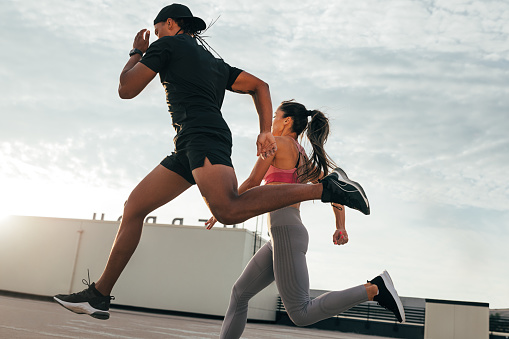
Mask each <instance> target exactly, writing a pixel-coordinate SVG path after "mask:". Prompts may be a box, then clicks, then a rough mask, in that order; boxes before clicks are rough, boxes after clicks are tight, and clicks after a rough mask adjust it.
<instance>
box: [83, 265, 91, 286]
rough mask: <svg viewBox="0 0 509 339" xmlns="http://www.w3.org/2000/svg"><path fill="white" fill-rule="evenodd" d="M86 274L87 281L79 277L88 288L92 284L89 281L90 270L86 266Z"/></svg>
mask: <svg viewBox="0 0 509 339" xmlns="http://www.w3.org/2000/svg"><path fill="white" fill-rule="evenodd" d="M87 274H88V281H87V280H85V279H81V282H82V283H83V284H84V285H87V287H88V288H90V286H92V284H91V283H90V270H89V269H88V268H87Z"/></svg>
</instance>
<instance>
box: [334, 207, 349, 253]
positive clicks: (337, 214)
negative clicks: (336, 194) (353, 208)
mask: <svg viewBox="0 0 509 339" xmlns="http://www.w3.org/2000/svg"><path fill="white" fill-rule="evenodd" d="M331 205H332V211H333V212H334V218H335V219H336V231H335V232H334V235H333V236H332V241H333V242H334V244H335V245H344V244H346V243H347V242H348V233H347V232H346V228H345V207H344V206H343V205H340V204H335V203H332V204H331Z"/></svg>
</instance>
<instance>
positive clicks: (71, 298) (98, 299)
mask: <svg viewBox="0 0 509 339" xmlns="http://www.w3.org/2000/svg"><path fill="white" fill-rule="evenodd" d="M83 283H84V284H85V285H87V286H88V288H85V289H84V290H83V291H81V292H78V293H73V294H57V295H56V296H54V297H53V299H55V300H56V301H57V302H58V303H59V304H60V305H62V306H64V307H65V308H67V309H68V310H70V311H73V312H74V313H78V314H88V315H90V316H92V317H94V318H97V319H101V320H106V319H109V317H110V311H109V310H110V300H114V299H115V297H112V296H106V297H105V296H103V295H102V294H101V293H100V292H99V291H98V290H97V289H96V288H95V283H92V284H90V277H89V280H88V282H87V281H86V280H85V279H83Z"/></svg>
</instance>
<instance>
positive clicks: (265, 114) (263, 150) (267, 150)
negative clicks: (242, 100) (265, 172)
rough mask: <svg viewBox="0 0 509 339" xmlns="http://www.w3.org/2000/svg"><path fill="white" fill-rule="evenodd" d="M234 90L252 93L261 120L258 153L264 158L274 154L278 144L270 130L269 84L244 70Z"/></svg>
mask: <svg viewBox="0 0 509 339" xmlns="http://www.w3.org/2000/svg"><path fill="white" fill-rule="evenodd" d="M232 90H233V91H234V92H237V93H244V94H250V95H251V97H252V98H253V101H254V104H255V108H256V112H257V113H258V118H259V120H260V134H259V135H258V139H257V142H256V146H257V150H256V151H257V153H256V155H257V156H259V155H261V156H262V158H265V157H270V156H272V155H274V153H275V152H276V150H277V146H276V140H275V139H274V136H273V135H272V133H271V132H270V128H271V126H272V101H271V98H270V91H269V85H268V84H267V83H266V82H264V81H262V80H261V79H258V78H257V77H255V76H254V75H252V74H249V73H247V72H244V71H243V72H242V73H240V74H239V76H238V77H237V79H236V80H235V82H234V83H233V85H232Z"/></svg>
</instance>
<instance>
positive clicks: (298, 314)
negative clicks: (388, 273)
mask: <svg viewBox="0 0 509 339" xmlns="http://www.w3.org/2000/svg"><path fill="white" fill-rule="evenodd" d="M269 232H270V241H269V242H267V243H266V244H265V245H264V246H263V247H262V248H260V249H259V250H258V252H256V254H255V255H254V256H253V258H251V260H250V261H249V263H248V264H247V266H246V268H245V269H244V271H243V272H242V274H241V275H240V277H239V279H238V280H237V281H236V282H235V284H234V285H233V288H232V293H231V297H230V305H229V306H228V310H227V311H226V315H225V317H224V321H223V326H222V328H221V336H220V338H240V336H241V335H242V332H244V327H245V325H246V321H247V308H248V302H249V299H251V298H252V297H253V296H254V295H255V294H257V293H258V292H260V291H261V290H263V289H264V288H265V287H267V286H268V285H269V284H270V283H272V282H273V281H274V280H276V286H277V288H278V290H279V295H280V296H281V300H282V301H283V304H284V305H285V309H286V312H287V313H288V316H289V317H290V319H291V320H292V321H293V322H294V323H295V325H297V326H306V325H310V324H313V323H316V322H318V321H320V320H323V319H326V318H330V317H331V316H334V315H336V314H339V313H341V312H344V311H346V310H347V309H349V308H351V307H353V306H355V305H357V304H360V303H362V302H364V301H367V300H368V295H367V292H366V288H365V287H364V285H359V286H356V287H352V288H349V289H346V290H344V291H333V292H328V293H325V294H322V295H321V296H319V297H318V298H315V299H313V300H311V299H310V297H309V276H308V269H307V264H306V252H307V249H308V241H309V238H308V232H307V230H306V228H305V227H304V225H303V224H302V221H301V220H300V212H299V210H298V209H296V208H293V207H285V208H282V209H279V210H276V211H274V212H270V213H269Z"/></svg>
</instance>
